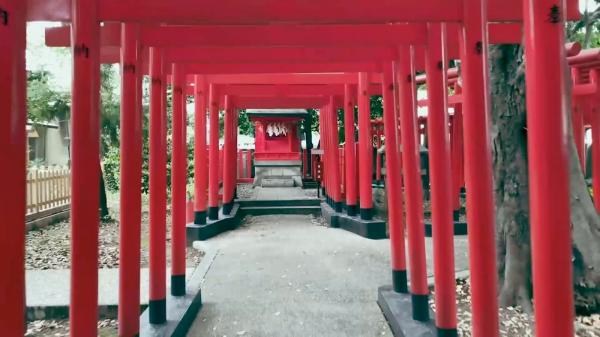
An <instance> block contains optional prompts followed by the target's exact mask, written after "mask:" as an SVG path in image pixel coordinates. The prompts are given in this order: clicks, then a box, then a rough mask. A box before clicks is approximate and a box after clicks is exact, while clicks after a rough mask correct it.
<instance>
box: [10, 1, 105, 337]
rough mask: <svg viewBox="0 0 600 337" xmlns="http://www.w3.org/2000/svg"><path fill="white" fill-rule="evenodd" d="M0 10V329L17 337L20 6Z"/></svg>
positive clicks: (22, 197)
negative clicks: (3, 16) (2, 16)
mask: <svg viewBox="0 0 600 337" xmlns="http://www.w3.org/2000/svg"><path fill="white" fill-rule="evenodd" d="M0 7H1V8H2V9H4V10H5V11H7V13H8V15H9V18H10V20H9V21H8V23H7V25H2V24H0V50H2V52H0V69H1V70H0V71H1V72H2V76H0V116H2V123H0V148H1V149H2V150H1V151H0V161H1V162H2V163H3V165H0V177H2V188H3V191H4V192H3V193H1V194H0V270H2V276H0V299H1V300H0V302H1V303H2V305H0V317H1V318H0V326H1V329H2V335H4V336H7V337H21V336H23V335H24V334H25V327H26V322H25V315H24V312H25V213H26V172H27V158H26V155H25V154H26V153H27V136H26V131H25V123H26V119H27V108H26V90H27V88H26V72H25V46H26V42H25V39H26V25H25V7H24V6H23V3H22V2H21V1H19V0H8V1H7V0H4V1H0ZM88 89H89V87H88ZM86 112H88V113H89V111H86ZM90 115H91V114H90ZM79 120H80V119H79ZM95 171H96V172H97V171H98V169H97V168H96V169H95ZM92 175H93V174H92ZM79 201H81V199H80V200H79ZM78 225H79V226H81V222H79V223H78ZM79 228H80V227H79ZM91 278H93V275H91Z"/></svg>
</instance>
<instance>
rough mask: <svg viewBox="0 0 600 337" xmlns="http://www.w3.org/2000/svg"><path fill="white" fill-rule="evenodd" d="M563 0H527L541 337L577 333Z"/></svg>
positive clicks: (530, 159) (530, 163) (534, 256)
mask: <svg viewBox="0 0 600 337" xmlns="http://www.w3.org/2000/svg"><path fill="white" fill-rule="evenodd" d="M563 4H564V2H561V1H556V0H539V1H524V2H523V8H524V9H523V11H524V13H525V25H524V27H525V29H524V31H525V62H526V63H527V64H529V65H534V66H530V67H528V68H527V69H526V70H525V71H526V76H525V80H526V82H525V84H526V86H525V88H526V95H527V149H528V166H529V199H530V200H529V205H530V224H531V243H532V245H531V257H532V274H533V288H534V291H535V298H536V299H535V302H534V311H535V330H536V336H538V337H554V336H556V337H558V336H571V335H573V314H574V313H573V278H572V264H573V263H572V244H571V222H570V211H569V207H570V206H569V205H570V201H569V198H570V194H569V165H568V163H569V160H568V158H569V156H568V153H569V152H568V148H567V144H568V132H567V128H566V125H565V121H566V120H567V116H566V111H565V107H566V104H565V100H566V97H565V96H566V94H567V93H566V92H565V85H564V83H565V82H564V81H565V78H564V75H565V71H564V70H565V69H564V47H563V46H564V34H565V32H564V18H563V16H562V15H561V14H562V13H563V12H564V8H563ZM549 11H551V12H550V13H549ZM553 12H555V13H554V14H553ZM556 13H558V15H555V14H556ZM595 157H596V158H598V156H595Z"/></svg>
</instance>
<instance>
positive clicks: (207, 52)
mask: <svg viewBox="0 0 600 337" xmlns="http://www.w3.org/2000/svg"><path fill="white" fill-rule="evenodd" d="M165 57H166V58H167V60H168V61H169V62H181V63H284V64H287V63H311V62H316V63H336V62H375V61H386V60H394V59H395V58H397V54H396V52H395V49H394V48H393V47H377V46H375V47H371V48H364V47H337V48H332V47H227V48H223V47H178V48H169V49H167V53H166V56H165Z"/></svg>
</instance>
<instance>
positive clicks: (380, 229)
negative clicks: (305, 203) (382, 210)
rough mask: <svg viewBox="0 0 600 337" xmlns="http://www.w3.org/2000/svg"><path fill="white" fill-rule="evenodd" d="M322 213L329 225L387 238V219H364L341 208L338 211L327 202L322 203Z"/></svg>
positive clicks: (375, 238) (363, 234) (373, 237)
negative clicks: (344, 211)
mask: <svg viewBox="0 0 600 337" xmlns="http://www.w3.org/2000/svg"><path fill="white" fill-rule="evenodd" d="M321 214H322V216H323V218H324V219H325V221H326V222H327V223H328V224H329V227H333V228H341V229H345V230H347V231H349V232H352V233H354V234H358V235H360V236H362V237H365V238H368V239H374V240H378V239H386V238H387V233H386V226H385V221H383V220H379V219H374V220H363V219H361V218H359V217H356V216H349V215H347V214H346V213H343V211H341V210H340V211H339V212H337V211H336V210H335V209H334V208H333V207H331V206H330V205H329V204H328V203H326V202H322V203H321Z"/></svg>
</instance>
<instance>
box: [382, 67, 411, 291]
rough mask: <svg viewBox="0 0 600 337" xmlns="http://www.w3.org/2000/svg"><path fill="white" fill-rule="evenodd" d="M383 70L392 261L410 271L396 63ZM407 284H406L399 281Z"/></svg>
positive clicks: (397, 269) (399, 268) (398, 268)
mask: <svg viewBox="0 0 600 337" xmlns="http://www.w3.org/2000/svg"><path fill="white" fill-rule="evenodd" d="M383 67H384V71H383V83H382V90H383V119H384V120H383V127H384V129H383V132H384V134H385V168H386V175H385V179H386V192H387V193H386V194H387V202H388V203H387V205H388V225H389V232H390V245H391V262H392V270H393V271H394V272H406V252H405V247H404V219H403V217H404V205H403V204H404V201H403V197H402V171H401V170H402V168H401V166H400V147H399V145H398V139H397V138H398V134H397V128H396V102H395V99H394V92H395V91H394V90H395V81H394V69H393V63H392V62H388V63H387V64H384V66H383ZM395 286H399V287H406V286H407V285H406V284H399V285H395Z"/></svg>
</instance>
